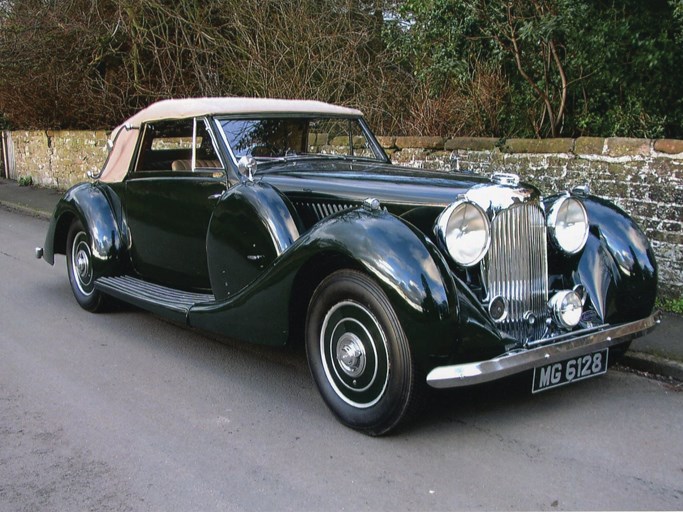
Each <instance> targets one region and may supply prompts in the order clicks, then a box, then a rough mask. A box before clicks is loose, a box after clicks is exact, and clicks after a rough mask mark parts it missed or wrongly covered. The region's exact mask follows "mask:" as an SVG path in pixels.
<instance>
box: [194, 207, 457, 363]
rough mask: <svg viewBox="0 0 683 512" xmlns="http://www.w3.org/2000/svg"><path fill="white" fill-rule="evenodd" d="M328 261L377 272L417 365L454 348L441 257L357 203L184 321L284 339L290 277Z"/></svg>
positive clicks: (452, 300)
mask: <svg viewBox="0 0 683 512" xmlns="http://www.w3.org/2000/svg"><path fill="white" fill-rule="evenodd" d="M325 260H327V261H332V260H334V261H342V262H344V263H343V264H344V265H345V266H346V267H348V268H357V269H359V270H363V271H365V272H366V273H368V274H369V275H371V276H373V277H374V278H375V280H376V281H377V283H378V284H379V285H380V286H381V287H382V288H383V289H384V291H385V293H386V294H387V296H388V297H389V299H390V300H391V302H392V304H393V305H394V307H395V309H396V310H397V313H398V315H399V317H400V318H401V323H402V325H403V328H404V330H405V331H406V334H407V336H408V338H409V339H410V340H411V343H412V344H413V347H414V350H415V351H416V354H417V355H416V357H417V358H418V361H419V364H420V365H421V366H424V367H425V368H426V367H430V366H433V364H434V362H433V361H434V360H435V359H439V360H440V359H443V358H447V357H448V356H449V355H450V354H451V353H452V351H453V347H454V345H456V344H457V342H458V339H459V338H458V328H457V327H458V300H457V292H456V288H455V282H454V280H453V279H452V276H451V275H450V273H449V272H448V271H447V266H446V263H445V261H444V260H443V256H442V255H441V254H440V253H439V251H438V250H437V249H436V247H434V245H433V244H432V243H431V242H430V241H429V240H428V239H427V238H426V237H425V236H424V235H423V234H422V233H421V232H419V231H417V230H416V229H415V228H414V227H412V226H410V225H409V224H407V223H405V222H403V221H402V220H400V219H399V218H397V217H395V216H393V215H391V214H389V213H387V212H384V211H366V210H364V209H362V208H356V209H352V210H347V211H344V212H340V213H338V214H335V215H332V216H330V217H327V218H326V219H324V220H322V221H321V222H319V223H318V224H316V225H315V226H314V227H313V228H312V229H311V230H309V231H308V232H306V233H304V234H303V235H302V236H301V237H300V238H299V239H297V240H296V242H294V244H293V245H292V246H291V247H290V248H289V249H288V250H287V251H286V252H284V253H283V254H282V255H281V256H280V257H279V258H277V259H276V260H275V261H274V263H273V265H271V266H270V267H269V268H267V269H266V270H265V271H264V273H263V274H261V275H260V276H259V277H258V278H257V279H256V281H254V282H253V283H251V284H250V285H249V286H247V287H246V288H244V289H243V290H242V291H241V292H239V293H237V294H235V295H234V296H232V297H230V298H228V299H227V300H224V301H221V302H219V303H217V304H215V305H211V306H206V305H205V306H198V307H194V308H192V309H191V311H190V314H189V322H190V324H191V325H193V326H197V327H201V328H204V329H209V330H220V329H223V330H225V329H229V330H230V332H231V334H232V335H234V336H236V337H239V338H242V339H246V340H249V341H254V342H262V343H263V342H266V343H273V344H283V343H286V342H287V340H288V337H289V333H290V330H291V329H292V325H291V320H292V315H291V313H292V311H291V308H292V302H294V301H296V300H298V297H297V289H296V288H295V287H294V284H295V283H296V282H301V280H300V279H298V278H300V277H301V276H300V272H302V271H305V270H304V269H306V268H310V267H309V266H308V265H307V264H309V263H310V262H312V261H314V262H319V263H320V264H322V262H323V261H325ZM305 278H306V276H304V282H305ZM307 284H313V285H315V284H317V283H307ZM283 298H284V299H283ZM286 298H289V299H286ZM254 318H262V319H267V321H266V322H254V320H253V319H254ZM430 362H431V363H430Z"/></svg>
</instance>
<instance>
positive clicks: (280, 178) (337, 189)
mask: <svg viewBox="0 0 683 512" xmlns="http://www.w3.org/2000/svg"><path fill="white" fill-rule="evenodd" d="M264 167H265V169H263V170H261V169H259V171H258V174H257V176H256V178H257V179H262V180H264V181H266V182H268V183H270V184H272V185H273V186H275V187H277V188H278V189H280V190H281V191H282V192H283V193H285V194H287V195H293V196H309V197H310V196H312V197H318V198H321V199H322V198H328V199H336V200H341V201H349V202H361V201H363V200H365V199H367V198H368V197H374V198H377V199H379V201H380V202H381V203H382V204H383V205H385V206H389V205H394V206H413V207H417V206H431V207H441V208H443V207H446V206H447V205H449V204H451V203H452V202H453V201H455V200H456V199H457V198H458V197H459V196H463V195H464V196H466V197H467V198H468V199H470V200H471V201H473V202H475V203H477V204H479V206H481V207H482V208H483V209H484V210H486V211H490V212H491V213H495V211H497V210H499V209H501V208H507V207H509V206H510V205H511V204H513V203H515V202H525V201H527V200H532V199H538V200H540V193H539V191H538V189H536V188H535V187H533V186H531V185H528V184H524V183H517V182H516V181H514V180H511V182H510V183H509V184H506V183H496V182H494V181H493V180H492V179H491V178H489V177H486V176H482V175H477V174H467V173H454V172H446V171H429V170H424V169H415V168H408V167H400V166H396V165H391V164H383V163H375V162H364V161H360V160H355V161H350V160H332V159H330V160H325V159H322V160H319V159H316V160H312V159H311V160H309V159H301V160H293V161H291V162H285V163H282V164H277V165H270V166H267V167H266V166H264ZM507 176H509V175H507Z"/></svg>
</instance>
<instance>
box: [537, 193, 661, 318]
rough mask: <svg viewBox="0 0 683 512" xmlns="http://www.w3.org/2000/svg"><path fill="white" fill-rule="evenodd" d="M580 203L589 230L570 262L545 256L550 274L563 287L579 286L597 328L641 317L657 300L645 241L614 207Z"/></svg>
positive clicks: (593, 199)
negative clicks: (595, 317) (592, 310)
mask: <svg viewBox="0 0 683 512" xmlns="http://www.w3.org/2000/svg"><path fill="white" fill-rule="evenodd" d="M556 197H557V196H552V197H549V198H547V199H546V200H545V202H546V204H550V203H551V202H552V201H553V200H554V199H555V198H556ZM580 199H581V200H582V202H583V204H584V206H585V207H586V212H587V213H588V222H589V225H590V231H589V235H588V240H587V241H586V246H585V247H584V249H583V250H582V251H581V252H580V253H579V254H577V255H574V256H567V255H564V254H561V253H559V252H558V251H557V250H555V251H551V252H550V253H549V259H548V264H549V269H550V274H554V275H557V276H560V278H561V280H562V281H563V283H564V286H565V287H567V286H573V284H578V283H580V284H583V285H584V286H585V287H586V290H587V292H588V296H589V298H590V300H591V303H592V304H593V306H594V307H595V310H596V313H597V314H598V317H599V318H600V320H601V321H602V322H605V323H620V322H627V321H631V320H634V319H639V318H645V317H647V316H648V315H649V314H650V313H651V312H652V311H653V309H654V304H655V297H656V295H657V263H656V261H655V256H654V252H653V250H652V247H651V246H650V243H649V241H648V240H647V238H646V237H645V235H644V234H643V232H642V230H641V229H640V228H639V227H638V225H637V224H636V223H635V222H634V221H633V220H632V219H631V218H630V217H629V216H628V215H627V214H626V213H625V212H624V211H623V210H621V209H620V208H618V207H617V206H616V205H614V204H612V203H610V202H608V201H605V200H604V199H601V198H599V197H596V196H588V197H581V198H580Z"/></svg>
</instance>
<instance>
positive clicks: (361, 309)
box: [306, 270, 418, 436]
mask: <svg viewBox="0 0 683 512" xmlns="http://www.w3.org/2000/svg"><path fill="white" fill-rule="evenodd" d="M306 355H307V357H308V365H309V367H310V370H311V373H312V375H313V379H314V380H315V383H316V385H317V387H318V390H319V391H320V394H321V395H322V398H323V400H324V401H325V403H326V404H327V406H328V407H329V408H330V410H331V411H332V412H333V413H334V414H335V415H336V416H337V418H338V419H339V420H340V421H341V422H342V423H343V424H344V425H346V426H348V427H351V428H354V429H356V430H360V431H362V432H364V433H366V434H369V435H375V436H377V435H381V434H385V433H387V432H389V431H390V430H391V429H393V428H395V427H396V426H397V425H398V424H399V423H400V422H401V420H403V419H404V418H405V417H406V416H408V415H409V414H408V413H409V412H412V410H413V409H414V406H415V402H414V398H415V389H416V387H418V385H417V384H416V377H415V369H414V364H413V359H412V355H411V351H410V346H409V344H408V340H407V338H406V336H405V334H404V332H403V329H402V327H401V324H400V323H399V321H398V317H397V316H396V313H395V311H394V309H393V307H392V306H391V303H390V302H389V299H388V298H387V296H386V294H385V293H384V292H383V291H382V289H381V288H380V287H379V286H378V285H377V284H376V283H375V282H374V281H373V280H372V279H370V278H369V277H368V276H366V275H365V274H361V273H360V272H355V271H349V270H342V271H338V272H335V273H334V274H331V275H330V276H328V277H327V278H326V279H325V280H323V282H322V283H320V285H319V286H318V288H317V289H316V290H315V293H314V294H313V297H312V299H311V302H310V305H309V308H308V316H307V319H306Z"/></svg>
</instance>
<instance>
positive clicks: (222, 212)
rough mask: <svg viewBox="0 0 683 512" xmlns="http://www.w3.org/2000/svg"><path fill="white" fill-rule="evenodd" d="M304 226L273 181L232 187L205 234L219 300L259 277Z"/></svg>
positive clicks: (216, 210)
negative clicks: (272, 183) (271, 183)
mask: <svg viewBox="0 0 683 512" xmlns="http://www.w3.org/2000/svg"><path fill="white" fill-rule="evenodd" d="M302 230H303V226H302V224H301V221H300V220H299V218H298V214H297V213H296V211H295V209H294V207H293V206H292V204H291V203H290V201H289V200H288V199H287V198H286V197H285V196H284V195H283V194H281V193H280V192H279V191H278V190H277V189H275V188H274V187H272V186H271V185H269V184H267V183H265V182H261V183H252V182H249V181H247V182H245V183H242V184H240V185H237V186H235V187H232V188H231V189H230V190H228V191H227V192H226V193H225V195H224V196H223V197H222V198H221V200H220V202H219V203H218V205H217V206H216V208H215V210H214V212H213V216H212V218H211V222H210V225H209V229H208V234H207V235H206V248H207V257H208V267H209V276H210V278H211V288H212V290H213V294H214V295H215V296H216V299H218V300H222V299H226V298H228V297H229V296H230V295H233V294H235V293H236V292H238V291H240V290H241V289H242V288H244V287H245V286H246V285H248V284H249V283H250V282H252V281H253V280H254V279H256V277H257V276H258V275H259V274H261V273H262V272H263V271H264V270H265V269H266V268H268V267H269V266H270V265H272V264H273V262H274V261H275V259H276V258H277V257H278V256H279V255H280V254H281V253H282V252H284V251H286V250H287V249H288V248H289V247H290V246H291V245H292V244H293V243H294V241H295V240H296V239H297V238H298V237H299V233H300V232H301V231H302Z"/></svg>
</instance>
